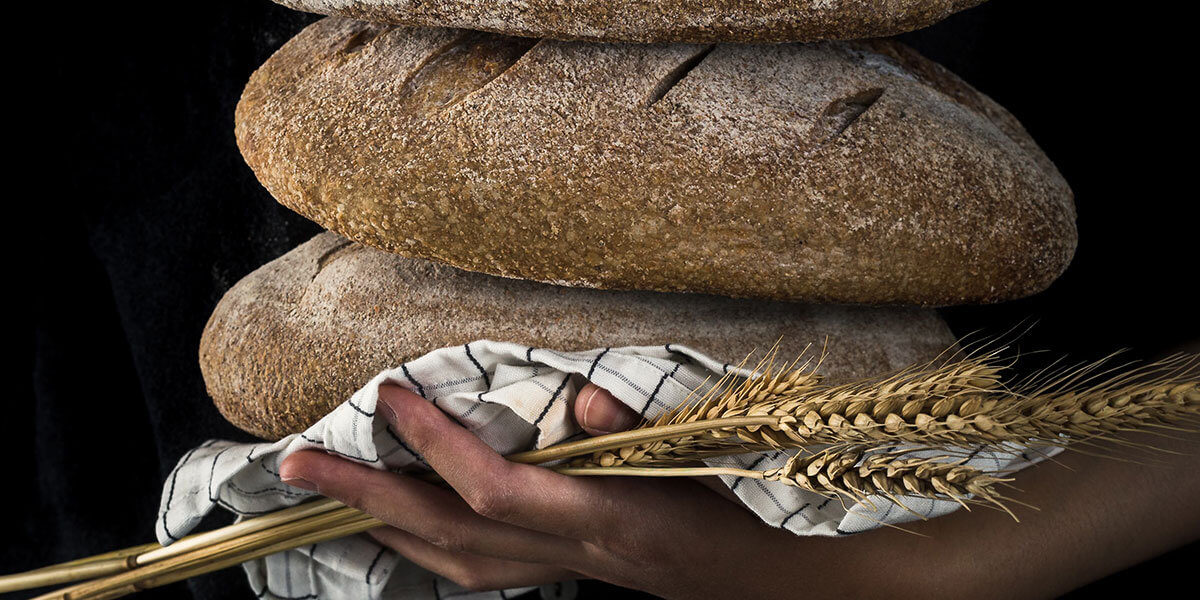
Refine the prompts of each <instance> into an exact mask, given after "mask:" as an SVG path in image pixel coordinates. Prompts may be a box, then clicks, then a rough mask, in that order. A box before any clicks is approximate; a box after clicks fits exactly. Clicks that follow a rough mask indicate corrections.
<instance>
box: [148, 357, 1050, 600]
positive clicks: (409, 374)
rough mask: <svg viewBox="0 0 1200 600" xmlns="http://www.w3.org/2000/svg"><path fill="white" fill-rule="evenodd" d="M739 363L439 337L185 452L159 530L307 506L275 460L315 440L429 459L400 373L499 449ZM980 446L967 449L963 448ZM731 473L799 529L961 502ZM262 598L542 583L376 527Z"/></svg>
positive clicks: (932, 510) (322, 548)
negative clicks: (601, 407)
mask: <svg viewBox="0 0 1200 600" xmlns="http://www.w3.org/2000/svg"><path fill="white" fill-rule="evenodd" d="M728 371H736V372H737V374H738V375H741V376H747V375H749V374H750V373H748V372H745V371H737V367H735V366H733V365H729V364H724V363H719V362H716V361H714V360H712V359H710V358H708V357H707V356H705V355H703V354H701V353H699V352H697V351H695V350H692V349H690V348H686V347H683V346H675V345H672V344H667V345H665V346H641V347H627V348H602V349H597V350H590V351H587V352H558V351H555V350H551V349H548V348H531V347H528V346H521V345H517V344H511V343H502V342H493V341H487V340H482V341H476V342H471V343H469V344H466V345H464V346H457V347H452V348H443V349H440V350H436V351H434V352H431V353H429V354H427V355H425V356H423V357H421V358H418V359H416V360H413V361H411V362H408V363H406V364H403V365H400V366H399V367H397V368H394V369H391V370H388V371H384V372H383V373H380V374H379V375H378V376H376V377H375V378H374V379H372V380H371V382H370V383H368V384H367V385H366V386H365V387H363V388H362V389H360V390H359V391H358V392H356V393H355V394H354V395H353V396H352V397H351V398H350V399H349V400H348V401H347V402H346V403H344V404H342V405H341V406H339V407H338V408H337V409H335V410H334V411H333V412H331V413H329V414H328V415H326V416H325V418H323V419H321V420H320V421H319V422H317V423H316V424H315V425H313V426H312V427H310V428H309V429H308V430H306V431H304V432H303V433H300V434H296V435H291V436H288V437H286V438H284V439H282V440H280V441H278V442H275V443H261V444H236V443H232V442H226V441H216V440H214V441H209V442H207V443H205V444H204V445H202V446H200V447H198V448H195V449H193V450H192V451H191V452H188V453H187V454H186V455H185V456H184V457H183V458H182V459H181V460H180V461H179V464H178V465H176V467H175V469H174V471H173V472H172V473H171V475H170V477H169V478H168V479H167V481H166V484H165V485H164V489H163V496H162V503H161V505H160V514H159V518H158V524H157V533H158V539H159V541H160V542H161V543H163V544H170V543H171V542H174V541H175V540H178V539H179V538H180V537H182V536H184V535H186V534H187V533H188V532H189V531H191V530H192V528H194V527H195V526H196V525H197V523H199V522H200V519H201V518H202V517H203V516H204V515H205V514H207V513H208V512H209V511H211V510H212V509H213V508H214V507H216V506H220V507H222V508H224V509H226V510H229V511H231V512H233V513H236V514H237V515H238V516H239V517H253V516H256V515H262V514H266V513H269V512H272V511H275V510H278V509H281V508H286V507H289V506H293V505H296V504H299V503H301V502H303V501H305V500H307V499H310V498H311V497H312V496H313V495H314V494H312V493H310V492H306V491H303V490H299V489H296V488H292V487H290V486H287V485H285V484H283V483H282V482H280V480H279V464H280V461H282V460H283V459H284V457H286V456H288V455H289V454H291V453H292V452H295V451H297V450H303V449H319V450H324V451H326V452H329V453H332V454H336V455H338V456H342V457H345V458H347V459H349V460H353V461H357V462H360V463H363V464H366V465H370V466H372V467H375V468H378V469H389V470H396V471H399V470H404V469H411V468H420V467H421V466H422V465H421V464H420V461H421V459H420V458H419V457H418V456H416V455H415V454H413V453H412V452H411V451H410V450H409V449H408V448H407V447H406V446H405V445H404V441H403V440H401V439H399V438H398V437H397V436H396V435H395V433H394V432H393V431H392V430H391V428H390V427H389V425H388V423H387V421H386V420H385V419H384V418H383V417H382V416H377V415H376V412H375V405H376V402H377V400H378V397H379V396H378V390H379V386H380V385H382V384H384V383H393V384H397V385H400V386H403V387H405V388H408V389H410V390H412V391H413V392H416V393H417V394H420V395H421V396H422V397H423V398H426V399H428V400H429V401H430V402H433V403H434V404H435V405H437V406H438V407H439V408H441V409H442V410H443V411H445V412H447V413H449V414H451V415H453V416H454V417H456V418H457V419H458V421H459V422H460V423H462V424H463V426H465V427H466V428H468V429H469V430H471V431H472V432H474V433H475V434H476V435H478V436H479V437H480V438H482V439H483V440H484V441H485V442H487V443H488V444H489V445H490V446H492V447H493V448H495V449H496V450H497V451H498V452H500V453H502V454H508V453H512V452H517V451H520V450H527V449H530V448H541V447H545V446H549V445H552V444H556V443H559V442H562V441H566V440H572V439H577V438H580V437H583V436H584V435H586V434H584V433H582V432H581V431H580V430H579V428H578V427H576V425H575V423H574V420H573V418H572V410H571V406H572V402H573V401H574V398H575V393H576V390H578V389H579V388H580V387H581V386H582V385H583V384H584V383H585V382H586V381H592V382H594V383H595V384H597V385H599V386H601V387H603V388H605V389H607V390H609V391H610V392H612V393H613V395H614V396H616V397H617V398H618V399H620V400H621V401H622V402H624V403H625V404H627V405H628V406H629V407H631V408H632V409H634V410H635V411H637V412H638V413H639V414H642V415H645V416H648V417H654V416H656V415H658V414H659V413H661V412H663V411H665V410H668V409H670V408H672V407H674V406H677V405H679V404H680V403H681V402H683V401H684V400H685V399H686V398H687V397H688V394H689V393H690V392H691V391H692V390H693V389H696V388H700V387H703V386H705V385H711V384H712V382H714V381H715V380H716V379H718V378H719V377H720V376H721V375H722V374H724V373H726V372H728ZM967 451H968V452H970V450H969V449H968V450H967ZM788 456H789V454H788V453H785V452H776V453H771V454H766V455H746V456H737V457H727V458H722V459H716V460H711V461H709V463H710V464H713V465H721V466H738V467H742V468H747V469H757V470H764V469H769V468H773V467H778V466H782V465H783V464H784V462H786V461H787V458H788ZM1039 456H1044V455H1042V454H1039V455H1037V456H1034V455H1033V454H1032V453H1031V454H1028V455H1025V457H1023V456H1022V454H1021V449H1017V448H1014V450H1013V452H1012V453H997V452H993V451H987V450H980V451H976V452H973V453H971V458H970V463H969V464H971V465H973V466H976V467H979V468H982V469H985V470H989V471H999V470H1006V471H1007V470H1014V469H1018V468H1022V467H1024V466H1026V465H1028V464H1030V462H1031V458H1037V457H1039ZM724 479H725V483H726V484H727V485H728V486H729V487H730V489H732V490H733V491H734V493H736V495H737V496H738V498H740V499H741V500H742V502H744V503H745V504H746V506H747V508H749V509H750V510H752V511H754V513H756V514H757V515H758V516H759V517H760V518H762V520H763V521H764V522H766V523H767V524H769V525H772V526H775V527H782V528H785V529H787V530H789V531H792V532H793V533H796V534H798V535H845V534H851V533H857V532H861V531H866V530H869V529H874V528H876V527H879V526H882V525H883V524H885V523H886V524H894V523H902V522H905V521H911V520H913V519H916V518H919V517H935V516H939V515H943V514H946V513H949V512H951V511H953V510H955V509H957V508H958V504H957V503H955V502H952V501H935V500H922V499H915V498H910V499H906V500H905V502H906V504H907V506H908V510H906V509H904V508H902V507H899V506H897V505H896V504H895V503H893V502H890V501H888V500H887V499H885V498H872V499H871V500H872V502H871V503H870V504H869V505H868V504H859V505H855V506H852V507H850V509H849V510H847V509H846V508H845V507H843V506H842V504H841V503H840V502H837V501H831V500H829V499H827V498H825V497H822V496H819V495H816V494H813V493H810V492H807V491H804V490H801V489H797V488H794V487H788V486H786V485H783V484H781V483H775V482H763V481H759V480H753V479H742V478H735V477H725V478H724ZM244 568H245V569H246V572H247V574H248V576H249V578H250V584H251V586H252V587H253V589H254V591H255V593H256V594H258V596H259V597H261V598H280V599H310V598H322V599H327V600H342V599H345V600H360V599H363V598H370V599H389V598H406V599H407V598H420V599H423V598H431V599H435V598H451V597H453V598H462V599H464V600H467V599H473V598H504V597H510V596H512V595H515V594H517V593H521V592H524V591H528V590H529V589H532V588H527V589H519V590H505V591H504V592H486V593H472V592H469V591H468V590H465V589H462V588H460V587H458V586H456V585H455V584H454V583H452V582H450V581H448V580H446V579H442V578H439V577H437V576H436V575H434V574H433V573H431V572H429V571H426V570H424V569H421V568H420V567H418V566H416V565H414V564H412V563H410V562H408V561H406V560H404V559H403V558H402V557H400V556H398V555H396V554H395V553H393V552H391V551H390V550H387V549H385V548H382V547H380V546H379V545H378V544H376V543H375V542H374V541H373V540H372V539H371V538H369V537H368V536H366V535H357V536H353V537H350V538H346V539H341V540H334V541H330V542H323V543H320V544H316V545H312V546H307V547H303V548H298V549H296V550H292V551H288V552H282V553H279V554H276V555H272V556H269V557H267V558H265V559H260V560H256V561H252V562H249V563H246V564H245V565H244ZM573 589H574V587H573V585H572V584H570V583H567V584H561V585H557V586H546V587H544V588H542V595H543V597H549V598H565V597H571V596H573Z"/></svg>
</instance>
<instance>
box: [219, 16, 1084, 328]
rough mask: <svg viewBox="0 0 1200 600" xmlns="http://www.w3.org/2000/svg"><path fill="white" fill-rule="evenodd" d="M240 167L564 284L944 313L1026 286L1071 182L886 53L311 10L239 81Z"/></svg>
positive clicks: (334, 220) (324, 212) (365, 218)
mask: <svg viewBox="0 0 1200 600" xmlns="http://www.w3.org/2000/svg"><path fill="white" fill-rule="evenodd" d="M236 121H237V126H236V133H237V140H238V144H239V146H240V148H241V150H242V153H243V155H244V156H245V158H246V161H247V162H248V163H249V164H250V166H251V167H252V168H253V169H254V171H255V173H256V174H257V175H258V178H259V179H260V180H261V181H262V183H263V184H264V185H265V186H266V187H267V189H269V190H270V191H271V193H272V194H273V195H274V196H275V197H276V198H277V199H278V200H279V201H280V202H282V203H283V204H285V205H287V206H289V207H291V208H292V209H294V210H296V211H298V212H300V213H301V214H303V215H305V216H307V217H309V218H311V219H313V220H314V221H316V222H317V223H319V224H321V225H323V226H324V227H326V228H327V229H331V230H334V231H337V232H340V233H342V234H343V235H346V236H347V237H349V238H352V239H354V240H356V241H360V242H363V243H366V244H369V245H372V246H375V247H378V248H382V249H384V250H388V251H390V252H397V253H401V254H405V255H408V256H416V257H423V258H430V259H435V260H440V261H444V262H447V263H450V264H452V265H455V266H458V267H461V268H465V269H470V270H474V271H481V272H485V273H490V274H493V275H501V276H505V277H514V278H523V279H532V280H537V281H545V282H552V283H559V284H564V285H572V286H585V287H599V288H615V289H648V290H661V291H691V292H702V293H713V294H721V295H727V296H738V297H756V298H768V299H779V300H791V301H804V302H849V303H872V304H886V303H903V304H921V305H948V304H962V303H974V302H994V301H1001V300H1007V299H1011V298H1017V297H1021V296H1025V295H1028V294H1032V293H1035V292H1038V291H1040V290H1042V289H1044V288H1045V287H1046V286H1047V285H1049V284H1050V282H1051V281H1053V280H1054V279H1055V278H1056V277H1057V276H1058V275H1059V274H1060V273H1061V272H1062V271H1063V269H1064V268H1065V267H1066V265H1067V264H1068V262H1069V261H1070V259H1071V256H1072V254H1073V253H1074V248H1075V241H1076V232H1075V223H1074V221H1075V210H1074V204H1073V202H1072V195H1071V190H1070V188H1069V187H1068V186H1067V184H1066V182H1065V181H1064V180H1063V178H1062V176H1061V175H1060V174H1059V173H1058V171H1057V170H1056V169H1055V168H1054V165H1053V164H1051V162H1050V161H1049V160H1048V159H1047V158H1046V156H1045V155H1044V154H1043V153H1042V152H1041V150H1040V149H1038V147H1037V145H1036V144H1035V143H1034V142H1033V140H1032V139H1030V137H1029V136H1028V134H1027V133H1026V132H1025V130H1024V129H1023V128H1022V127H1021V125H1020V123H1018V122H1017V121H1016V119H1014V118H1013V117H1012V115H1010V114H1009V113H1008V112H1006V111H1005V110H1004V109H1003V108H1001V107H1000V106H998V105H997V104H996V103H994V102H993V101H992V100H990V99H989V98H987V97H986V96H984V95H983V94H981V93H979V92H978V91H976V90H975V89H973V88H971V87H970V86H969V85H967V84H965V83H963V82H962V81H961V80H959V79H958V78H957V77H955V76H954V75H953V74H951V73H949V72H948V71H946V70H945V69H944V68H942V67H940V66H939V65H937V64H934V63H932V62H930V61H928V60H926V59H924V58H923V57H921V56H919V55H918V54H916V53H915V52H913V51H912V50H910V49H908V48H906V47H904V46H902V45H899V44H897V43H893V42H888V41H871V42H825V43H817V44H805V45H801V44H782V45H718V46H699V45H684V44H677V45H623V44H617V45H609V44H594V43H584V42H555V41H540V42H536V43H535V41H534V40H528V39H524V38H507V37H502V36H496V35H493V34H485V33H477V32H465V31H460V30H449V29H409V28H402V27H389V26H383V25H376V24H368V23H361V22H357V21H351V20H346V19H335V18H331V19H326V20H323V21H320V22H318V23H315V24H313V25H311V26H310V27H308V28H307V29H305V30H304V31H303V32H301V33H300V34H299V35H298V36H297V37H296V38H294V39H293V40H291V41H290V42H288V43H287V44H285V45H284V46H283V48H282V49H280V50H279V52H277V53H276V54H275V55H274V56H273V57H272V58H271V59H270V60H268V61H267V63H266V64H265V65H264V66H263V67H262V68H261V69H259V70H258V71H257V72H256V73H255V74H254V75H253V76H252V77H251V79H250V82H249V84H248V85H247V87H246V90H245V93H244V94H243V96H242V100H241V102H240V103H239V105H238V109H237V118H236Z"/></svg>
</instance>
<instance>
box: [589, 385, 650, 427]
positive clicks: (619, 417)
mask: <svg viewBox="0 0 1200 600" xmlns="http://www.w3.org/2000/svg"><path fill="white" fill-rule="evenodd" d="M599 392H600V388H595V389H593V390H592V393H591V394H590V395H588V397H587V398H585V399H584V401H583V402H584V404H583V424H584V425H585V426H587V428H588V429H591V430H593V431H595V432H597V433H613V432H615V431H625V430H626V429H629V428H630V427H632V426H633V425H634V423H636V422H637V415H635V414H634V413H633V411H632V410H629V408H628V407H626V406H625V405H624V404H622V403H621V402H620V401H618V400H617V399H616V398H609V399H608V401H606V402H593V400H595V399H596V394H597V393H599Z"/></svg>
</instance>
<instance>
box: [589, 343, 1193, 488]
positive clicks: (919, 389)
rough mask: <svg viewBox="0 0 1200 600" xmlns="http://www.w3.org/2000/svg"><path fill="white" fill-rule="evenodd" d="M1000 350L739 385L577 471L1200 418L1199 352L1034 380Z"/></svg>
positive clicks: (1026, 436) (724, 385)
mask: <svg viewBox="0 0 1200 600" xmlns="http://www.w3.org/2000/svg"><path fill="white" fill-rule="evenodd" d="M997 357H998V355H997V354H996V353H989V354H986V355H983V356H975V357H968V358H966V359H964V360H959V361H954V362H947V363H944V364H940V365H930V366H926V367H923V368H916V369H909V370H906V371H902V372H900V373H897V374H895V375H891V376H888V377H885V378H882V379H877V380H868V381H862V382H856V383H851V384H846V385H836V386H830V385H824V384H821V383H820V382H819V381H818V380H816V379H815V378H814V377H812V375H811V373H809V372H807V371H804V370H800V369H793V370H787V369H781V370H778V371H774V372H772V371H771V368H770V365H769V364H768V365H767V366H766V368H765V369H764V370H763V372H762V373H763V374H762V375H760V376H758V377H753V378H749V379H745V380H741V381H737V380H735V379H732V378H727V379H723V380H722V381H721V382H719V383H718V385H717V386H715V387H714V388H713V389H712V390H710V391H709V392H708V393H707V394H705V395H704V396H702V397H700V398H699V399H697V400H695V401H693V402H689V403H688V404H686V405H685V406H683V407H681V408H679V409H676V410H674V411H671V412H668V413H666V414H664V415H662V416H661V417H658V418H657V419H654V420H653V421H649V422H646V423H644V424H642V425H641V426H640V427H638V428H637V429H635V430H633V431H645V432H648V433H649V432H654V431H660V430H661V431H666V430H671V429H675V430H680V429H682V428H685V427H688V426H689V425H697V426H703V425H706V426H704V427H700V429H699V430H698V431H697V432H695V433H689V434H686V435H672V436H670V437H660V438H653V439H649V440H648V441H645V442H642V443H637V444H629V445H626V446H622V447H620V448H615V449H609V450H602V451H595V452H593V453H592V454H591V456H589V457H588V458H586V459H580V460H576V461H575V462H574V463H573V464H574V466H577V467H585V466H593V467H615V466H621V465H627V466H656V465H669V464H677V463H678V462H679V461H685V460H686V461H690V460H697V459H700V458H707V457H712V456H721V455H728V454H740V453H748V452H762V451H766V450H786V449H794V448H804V447H810V446H816V445H827V444H828V445H845V444H865V445H868V446H876V447H882V446H888V445H908V446H913V447H928V448H950V447H966V446H974V447H985V448H993V449H997V450H999V449H1003V448H1005V447H1008V448H1011V447H1012V445H1013V444H1016V445H1022V446H1024V445H1031V444H1036V445H1047V446H1061V445H1065V444H1066V443H1067V442H1068V441H1069V442H1072V443H1082V442H1088V441H1091V440H1095V439H1111V438H1112V436H1113V434H1116V433H1119V432H1121V431H1126V430H1131V429H1145V428H1154V427H1159V428H1164V427H1166V428H1169V427H1172V426H1174V425H1179V424H1188V423H1194V422H1195V421H1196V419H1197V417H1198V415H1200V381H1198V380H1197V379H1196V373H1195V371H1196V366H1197V357H1196V356H1190V357H1189V356H1179V357H1174V358H1171V359H1167V360H1165V361H1161V362H1158V363H1154V364H1152V365H1150V366H1148V367H1145V368H1143V369H1139V370H1135V371H1132V372H1129V373H1124V374H1120V375H1117V376H1114V377H1112V378H1110V379H1107V380H1101V381H1100V382H1099V383H1095V379H1096V378H1098V377H1100V376H1101V375H1103V373H1100V374H1099V375H1097V374H1096V372H1097V371H1099V369H1100V365H1101V364H1103V363H1095V364H1092V365H1089V366H1086V367H1083V368H1079V369H1073V370H1068V371H1065V372H1062V373H1059V374H1057V375H1054V376H1042V377H1040V378H1032V379H1028V380H1026V381H1023V382H1016V383H1015V384H1014V385H1005V384H1004V382H1003V381H1002V379H1001V373H1002V372H1003V370H1004V366H1003V365H1001V364H999V363H998V360H997Z"/></svg>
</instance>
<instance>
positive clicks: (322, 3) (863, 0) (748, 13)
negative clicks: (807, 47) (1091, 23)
mask: <svg viewBox="0 0 1200 600" xmlns="http://www.w3.org/2000/svg"><path fill="white" fill-rule="evenodd" d="M275 1H276V2H278V3H280V4H283V5H286V6H290V7H292V8H296V9H299V10H305V11H310V12H315V13H321V14H325V15H339V16H343V17H352V18H355V19H362V20H364V21H376V22H380V23H392V24H397V25H416V26H432V27H461V28H464V29H476V30H481V31H493V32H497V33H506V34H509V35H522V36H531V37H545V38H553V39H560V40H595V41H611V42H811V41H816V40H827V39H837V40H845V39H854V38H867V37H884V36H889V35H895V34H898V33H903V32H906V31H912V30H914V29H920V28H922V27H926V26H929V25H932V24H934V23H936V22H938V21H940V20H942V19H944V18H946V17H947V16H950V15H951V14H953V13H955V12H958V11H960V10H963V9H966V8H970V7H972V6H976V5H978V4H982V3H983V1H984V0H834V1H832V2H831V1H829V0H275Z"/></svg>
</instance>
